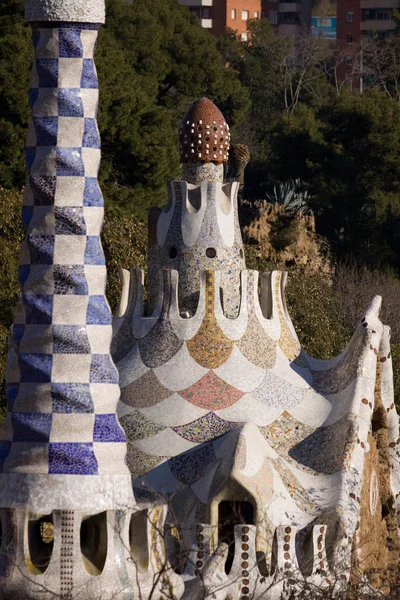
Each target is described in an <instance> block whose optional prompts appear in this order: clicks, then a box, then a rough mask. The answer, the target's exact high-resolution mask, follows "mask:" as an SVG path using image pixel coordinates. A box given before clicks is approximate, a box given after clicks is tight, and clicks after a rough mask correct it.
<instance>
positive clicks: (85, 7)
mask: <svg viewBox="0 0 400 600" xmlns="http://www.w3.org/2000/svg"><path fill="white" fill-rule="evenodd" d="M25 20H26V21H28V22H32V21H37V22H43V21H62V22H67V23H71V22H72V23H98V24H101V23H104V21H105V8H104V0H25Z"/></svg>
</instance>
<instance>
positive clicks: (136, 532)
mask: <svg viewBox="0 0 400 600" xmlns="http://www.w3.org/2000/svg"><path fill="white" fill-rule="evenodd" d="M148 524H149V517H148V513H147V510H141V511H138V512H135V513H133V515H132V516H131V522H130V524H129V545H130V549H131V557H132V560H133V562H134V564H135V565H136V568H137V570H138V571H139V572H140V573H145V572H147V570H148V568H149V547H148V543H147V527H148Z"/></svg>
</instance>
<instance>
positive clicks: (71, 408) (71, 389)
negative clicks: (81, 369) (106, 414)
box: [51, 383, 94, 413]
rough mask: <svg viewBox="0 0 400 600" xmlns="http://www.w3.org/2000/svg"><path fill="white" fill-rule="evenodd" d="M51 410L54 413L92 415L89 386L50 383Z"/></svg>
mask: <svg viewBox="0 0 400 600" xmlns="http://www.w3.org/2000/svg"><path fill="white" fill-rule="evenodd" d="M51 398H52V410H53V412H56V413H93V412H94V405H93V399H92V395H91V393H90V387H89V384H86V383H52V384H51Z"/></svg>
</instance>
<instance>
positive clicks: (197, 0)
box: [179, 0, 213, 27]
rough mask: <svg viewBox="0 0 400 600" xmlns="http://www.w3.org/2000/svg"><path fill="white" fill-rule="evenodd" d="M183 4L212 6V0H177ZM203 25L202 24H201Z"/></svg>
mask: <svg viewBox="0 0 400 600" xmlns="http://www.w3.org/2000/svg"><path fill="white" fill-rule="evenodd" d="M179 2H180V3H181V4H184V5H185V6H193V7H194V6H199V7H200V6H212V3H213V0H179ZM203 27H204V25H203Z"/></svg>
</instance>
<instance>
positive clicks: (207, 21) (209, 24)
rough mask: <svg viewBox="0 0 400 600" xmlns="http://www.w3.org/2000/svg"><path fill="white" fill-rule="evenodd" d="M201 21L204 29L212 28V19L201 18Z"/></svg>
mask: <svg viewBox="0 0 400 600" xmlns="http://www.w3.org/2000/svg"><path fill="white" fill-rule="evenodd" d="M200 23H201V26H202V27H204V29H211V27H212V19H200Z"/></svg>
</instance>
